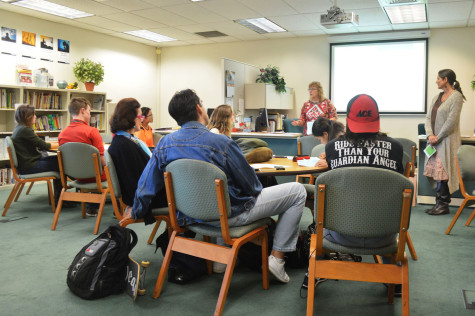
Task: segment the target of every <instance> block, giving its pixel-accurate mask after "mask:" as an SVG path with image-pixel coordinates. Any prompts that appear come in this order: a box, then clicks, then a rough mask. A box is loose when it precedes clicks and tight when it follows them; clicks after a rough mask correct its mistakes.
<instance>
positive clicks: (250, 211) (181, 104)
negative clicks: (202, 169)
mask: <svg viewBox="0 0 475 316" xmlns="http://www.w3.org/2000/svg"><path fill="white" fill-rule="evenodd" d="M168 112H169V113H170V115H171V116H172V117H173V118H174V119H175V120H176V121H177V123H178V125H180V126H181V129H180V130H178V131H176V132H174V133H172V134H169V135H167V136H165V137H163V138H162V139H161V140H160V142H159V143H158V145H157V147H156V148H155V150H154V152H153V155H152V157H151V159H150V161H149V163H148V165H147V166H146V167H145V169H144V171H143V173H142V176H141V178H140V180H139V183H138V187H137V191H136V193H135V200H134V205H133V208H128V209H127V210H126V212H125V215H124V219H123V220H125V219H128V218H131V217H132V218H133V219H138V218H143V217H144V214H146V213H147V212H150V211H151V206H150V203H151V201H152V198H153V197H154V196H155V195H156V194H157V192H159V191H160V190H161V189H162V188H163V187H164V179H163V173H164V172H165V168H166V166H167V165H168V164H169V163H171V162H172V161H174V160H177V159H197V160H202V161H206V162H210V163H212V164H214V165H216V166H217V167H218V168H220V169H221V170H222V171H223V172H224V173H225V174H226V177H227V179H228V190H229V196H230V200H231V217H230V218H229V220H228V222H229V226H241V225H246V224H248V223H252V222H254V221H256V220H258V219H262V218H266V217H269V216H273V215H279V221H278V223H277V228H276V231H275V236H274V240H273V241H274V244H273V247H272V251H271V254H270V256H269V271H270V272H271V273H272V274H273V275H274V276H275V277H276V278H277V279H278V280H279V281H281V282H284V283H287V282H289V280H290V279H289V276H288V275H287V273H286V272H285V269H284V253H285V252H291V251H294V250H295V249H296V243H297V238H298V234H299V222H300V218H301V216H302V211H303V208H304V204H305V199H306V197H307V193H306V191H305V188H304V187H303V186H302V185H301V184H300V183H296V182H291V183H286V184H281V185H277V186H272V187H268V188H265V189H263V188H262V185H261V183H260V182H259V180H258V179H257V176H256V173H255V171H254V170H253V169H252V168H251V167H250V166H249V164H248V163H247V161H246V159H245V158H244V155H243V154H242V152H241V150H240V149H239V147H238V145H237V144H236V143H235V142H234V141H233V140H232V139H230V138H229V137H227V136H225V135H218V134H214V133H211V132H210V131H209V130H208V128H206V125H207V124H208V120H209V118H208V115H207V111H206V109H205V107H204V106H203V105H202V104H201V101H200V98H199V97H198V96H197V95H196V93H195V92H194V91H192V90H190V89H187V90H182V91H179V92H177V93H175V95H174V96H173V97H172V99H171V101H170V103H169V105H168ZM177 214H178V215H177V216H178V224H179V225H187V224H191V223H193V222H195V220H194V219H193V218H189V217H186V216H184V215H183V214H180V213H177ZM211 224H212V225H219V223H218V224H216V223H211Z"/></svg>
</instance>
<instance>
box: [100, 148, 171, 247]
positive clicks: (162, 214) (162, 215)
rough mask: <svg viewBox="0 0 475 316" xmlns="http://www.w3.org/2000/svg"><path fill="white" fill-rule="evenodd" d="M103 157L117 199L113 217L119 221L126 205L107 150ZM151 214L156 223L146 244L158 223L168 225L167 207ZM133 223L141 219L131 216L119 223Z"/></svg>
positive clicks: (151, 239)
mask: <svg viewBox="0 0 475 316" xmlns="http://www.w3.org/2000/svg"><path fill="white" fill-rule="evenodd" d="M104 159H105V160H106V165H107V169H106V170H105V172H106V177H107V184H108V186H109V188H111V192H113V195H114V197H115V199H116V201H118V206H119V207H118V208H117V209H115V208H114V214H115V217H116V218H117V219H118V220H119V221H121V220H122V217H123V214H124V210H125V208H126V205H125V204H124V202H123V201H122V192H121V189H120V183H119V178H118V177H117V170H116V169H115V165H114V161H113V160H112V157H111V155H110V154H109V152H108V151H107V150H106V151H104ZM114 197H112V198H114ZM152 214H153V216H154V217H155V220H156V223H155V226H154V228H153V230H152V233H151V234H150V237H149V238H148V241H147V244H149V245H150V244H151V243H152V241H153V238H154V237H155V234H156V233H157V230H158V227H160V224H161V222H162V221H164V222H165V223H166V224H167V228H166V229H168V228H169V227H170V219H169V217H168V207H161V208H155V209H152ZM133 223H143V219H137V220H134V219H132V218H131V219H128V220H126V221H125V222H123V223H121V224H120V226H122V227H127V225H129V224H133Z"/></svg>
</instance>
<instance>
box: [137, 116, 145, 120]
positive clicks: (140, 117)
mask: <svg viewBox="0 0 475 316" xmlns="http://www.w3.org/2000/svg"><path fill="white" fill-rule="evenodd" d="M137 117H138V118H139V119H141V120H143V119H144V118H145V116H143V115H137Z"/></svg>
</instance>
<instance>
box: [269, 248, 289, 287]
mask: <svg viewBox="0 0 475 316" xmlns="http://www.w3.org/2000/svg"><path fill="white" fill-rule="evenodd" d="M269 271H270V272H271V273H272V274H273V275H274V276H275V277H276V278H277V280H279V281H280V282H282V283H289V281H290V278H289V276H288V275H287V273H286V272H285V262H282V263H279V262H277V258H276V257H274V256H273V255H270V256H269Z"/></svg>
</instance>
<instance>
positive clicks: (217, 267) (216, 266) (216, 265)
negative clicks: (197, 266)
mask: <svg viewBox="0 0 475 316" xmlns="http://www.w3.org/2000/svg"><path fill="white" fill-rule="evenodd" d="M225 271H226V264H224V263H221V262H216V261H213V272H214V273H219V274H221V273H224V272H225Z"/></svg>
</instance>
